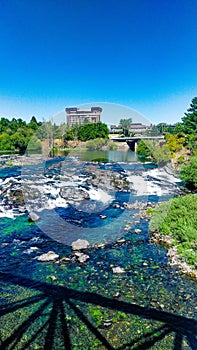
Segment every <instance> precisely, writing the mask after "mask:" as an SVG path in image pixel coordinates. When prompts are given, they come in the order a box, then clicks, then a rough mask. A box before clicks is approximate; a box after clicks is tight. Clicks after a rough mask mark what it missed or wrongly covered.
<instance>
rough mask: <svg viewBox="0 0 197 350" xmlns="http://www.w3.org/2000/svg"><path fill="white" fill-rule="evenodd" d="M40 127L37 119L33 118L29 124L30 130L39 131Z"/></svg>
mask: <svg viewBox="0 0 197 350" xmlns="http://www.w3.org/2000/svg"><path fill="white" fill-rule="evenodd" d="M39 126H40V125H39V124H38V122H37V120H36V117H34V116H33V117H32V118H31V120H30V122H29V124H28V128H30V129H33V130H37V129H38V128H39Z"/></svg>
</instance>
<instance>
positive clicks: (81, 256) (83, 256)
mask: <svg viewBox="0 0 197 350" xmlns="http://www.w3.org/2000/svg"><path fill="white" fill-rule="evenodd" d="M75 256H76V257H77V260H78V262H80V263H82V264H83V263H85V262H86V261H87V260H88V259H89V258H90V257H89V255H87V254H83V253H79V252H77V253H75Z"/></svg>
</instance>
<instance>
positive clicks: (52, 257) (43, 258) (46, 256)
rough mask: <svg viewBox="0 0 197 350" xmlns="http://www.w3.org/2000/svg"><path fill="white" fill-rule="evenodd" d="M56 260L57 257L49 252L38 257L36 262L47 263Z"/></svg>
mask: <svg viewBox="0 0 197 350" xmlns="http://www.w3.org/2000/svg"><path fill="white" fill-rule="evenodd" d="M58 258H59V255H58V254H56V253H55V252H53V251H51V250H50V251H49V252H48V253H45V254H42V255H40V256H38V257H37V260H38V261H41V262H48V261H55V260H57V259H58Z"/></svg>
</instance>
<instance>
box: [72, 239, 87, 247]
mask: <svg viewBox="0 0 197 350" xmlns="http://www.w3.org/2000/svg"><path fill="white" fill-rule="evenodd" d="M89 245H90V243H89V242H88V241H86V239H77V241H75V242H72V244H71V246H72V250H82V249H87V248H88V247H89Z"/></svg>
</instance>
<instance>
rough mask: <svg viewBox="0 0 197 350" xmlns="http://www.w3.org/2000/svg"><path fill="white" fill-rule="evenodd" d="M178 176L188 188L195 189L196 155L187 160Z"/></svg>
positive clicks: (196, 173)
mask: <svg viewBox="0 0 197 350" xmlns="http://www.w3.org/2000/svg"><path fill="white" fill-rule="evenodd" d="M180 178H181V179H182V180H183V181H184V182H185V185H186V186H187V187H188V188H189V189H191V190H196V189H197V156H193V157H191V158H190V160H189V162H188V163H187V164H184V165H183V166H182V168H181V171H180Z"/></svg>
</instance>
